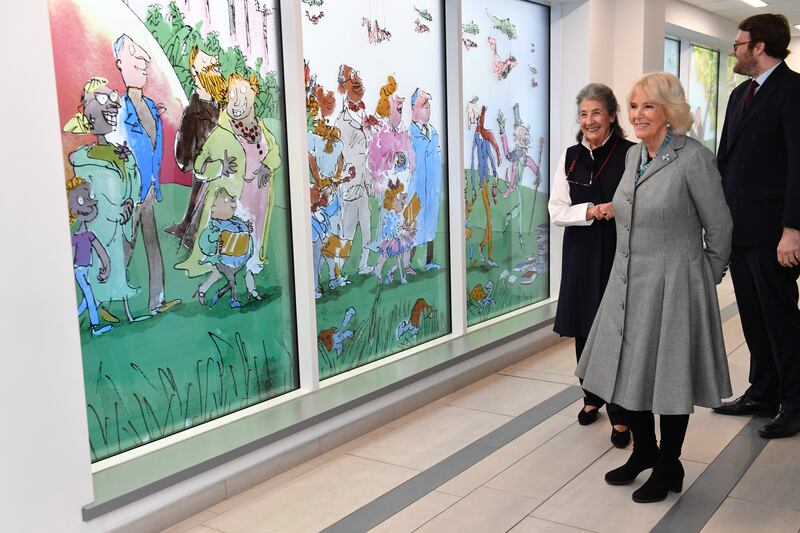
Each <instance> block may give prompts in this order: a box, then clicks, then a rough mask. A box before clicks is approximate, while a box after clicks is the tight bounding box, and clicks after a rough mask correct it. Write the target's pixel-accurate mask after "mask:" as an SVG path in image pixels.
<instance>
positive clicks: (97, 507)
mask: <svg viewBox="0 0 800 533" xmlns="http://www.w3.org/2000/svg"><path fill="white" fill-rule="evenodd" d="M548 307H549V308H551V309H548V310H546V312H547V314H548V316H549V318H547V319H545V320H542V321H541V322H538V323H536V324H534V325H532V326H529V327H527V328H523V329H520V330H518V331H516V332H514V333H512V334H510V335H507V336H505V337H502V338H500V339H495V340H491V341H490V342H487V343H486V344H483V345H480V346H477V347H475V348H473V349H466V345H467V342H468V341H467V337H470V336H474V335H476V334H477V335H485V333H483V332H477V333H476V332H472V333H468V334H467V335H466V336H464V337H459V338H456V339H453V340H452V341H450V342H448V343H446V344H445V345H439V346H435V347H433V348H429V350H442V349H446V350H450V351H453V352H456V353H458V352H459V351H460V352H461V354H460V355H457V356H455V357H453V358H451V359H448V360H447V361H444V362H442V363H439V364H437V365H435V366H432V367H430V368H427V369H425V370H422V371H420V372H418V373H416V374H414V375H412V376H409V377H407V378H404V379H401V380H398V381H395V382H394V383H391V384H389V385H386V386H385V387H381V388H378V389H376V390H373V391H372V392H370V393H368V394H365V395H363V396H360V397H359V398H356V399H354V400H351V401H349V402H345V403H342V404H339V405H337V406H336V407H333V408H331V409H328V410H326V411H325V412H322V413H320V414H317V415H314V416H311V417H309V418H306V419H304V420H301V421H299V422H297V423H295V424H293V425H291V426H289V427H287V428H284V429H282V430H280V431H276V432H274V433H271V434H269V435H267V436H265V437H262V438H260V439H256V440H254V441H252V442H249V443H247V444H245V445H243V446H239V447H238V448H234V449H232V450H230V451H228V452H226V453H223V454H220V455H217V456H215V457H212V458H210V459H208V460H206V461H203V462H201V463H198V464H195V465H193V466H191V467H190V468H186V469H184V470H181V471H179V472H175V473H174V474H170V475H168V476H165V477H163V478H161V479H159V480H158V481H154V482H152V483H148V484H147V485H144V486H142V487H139V488H137V489H134V490H132V491H130V492H127V493H125V494H122V495H120V496H117V497H114V498H111V499H108V500H105V501H102V502H92V503H90V504H87V505H85V506H84V507H83V508H82V509H81V512H82V517H83V521H84V522H88V521H90V520H94V519H95V518H98V517H100V516H103V515H105V514H108V513H110V512H112V511H115V510H117V509H120V508H121V507H124V506H126V505H129V504H131V503H134V502H136V501H139V500H141V499H142V498H145V497H147V496H150V495H152V494H155V493H157V492H159V491H161V490H164V489H166V488H169V487H171V486H173V485H176V484H178V483H181V482H183V481H186V480H187V479H191V478H192V477H194V476H196V475H198V474H202V473H203V472H206V471H208V470H211V469H212V468H216V467H218V466H220V465H223V464H225V463H227V462H229V461H232V460H234V459H238V458H239V457H243V456H245V455H247V454H248V453H251V452H254V451H256V450H259V449H261V448H263V447H265V446H268V445H270V444H272V443H274V442H277V441H279V440H281V439H284V438H287V437H289V436H290V435H294V434H295V433H299V432H300V431H302V430H304V429H307V428H309V427H312V426H314V425H316V424H319V423H321V422H324V421H326V420H329V419H331V418H333V417H335V416H337V415H339V414H341V413H343V412H346V411H348V410H351V409H354V408H356V407H358V406H360V405H363V404H366V403H368V402H370V401H372V400H375V399H377V398H380V397H381V396H385V395H386V394H389V393H391V392H394V391H396V390H399V389H401V388H403V387H405V386H408V385H411V384H412V383H415V382H417V381H420V380H422V379H424V378H426V377H428V376H431V375H434V374H436V373H438V372H441V371H443V370H446V369H447V368H450V367H452V366H455V365H457V364H459V363H462V362H464V361H467V360H469V359H470V358H472V357H474V356H477V355H480V354H482V353H484V352H486V351H489V350H492V349H494V348H497V347H500V346H502V345H504V344H507V343H510V342H512V341H514V340H516V339H519V338H521V337H524V336H526V335H530V334H531V333H534V332H536V331H539V330H541V329H543V328H546V327H548V326H552V324H553V322H554V318H552V317H553V316H554V315H555V304H554V303H551V304H549V305H548ZM424 353H425V352H420V354H424ZM420 354H417V355H420ZM343 384H344V383H343ZM345 386H346V384H345Z"/></svg>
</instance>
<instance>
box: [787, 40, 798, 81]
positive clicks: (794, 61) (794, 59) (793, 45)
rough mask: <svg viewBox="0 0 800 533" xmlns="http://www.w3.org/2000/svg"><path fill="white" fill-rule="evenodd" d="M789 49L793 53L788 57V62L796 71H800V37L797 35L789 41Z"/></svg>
mask: <svg viewBox="0 0 800 533" xmlns="http://www.w3.org/2000/svg"><path fill="white" fill-rule="evenodd" d="M789 50H790V51H791V52H792V53H791V54H789V57H787V58H786V64H787V65H789V68H791V69H792V70H794V71H795V72H800V37H795V38H794V39H792V40H791V42H789Z"/></svg>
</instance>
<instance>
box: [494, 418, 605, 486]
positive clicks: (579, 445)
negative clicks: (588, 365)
mask: <svg viewBox="0 0 800 533" xmlns="http://www.w3.org/2000/svg"><path fill="white" fill-rule="evenodd" d="M609 435H610V431H609V430H608V426H606V425H605V424H592V425H590V426H579V425H578V424H573V425H571V426H569V427H568V428H567V429H565V430H564V431H562V432H561V433H559V434H558V435H556V436H555V437H553V438H552V439H550V440H549V441H547V442H546V443H544V444H543V445H541V446H539V447H538V448H536V449H535V450H533V451H532V452H531V453H529V454H528V455H526V456H525V457H523V458H522V459H520V460H519V461H517V462H516V463H514V464H513V465H511V466H510V467H508V468H507V469H506V470H504V471H503V472H501V473H500V474H498V475H497V476H495V477H494V478H492V479H491V480H490V481H489V482H488V483H486V485H485V486H487V487H490V488H493V489H498V490H503V491H506V492H513V493H514V494H520V495H522V496H527V497H529V498H537V499H541V500H545V499H547V498H549V497H550V496H551V495H552V494H553V493H555V492H556V491H557V490H558V489H560V488H561V487H563V486H564V485H565V484H566V483H567V482H568V481H569V480H570V479H572V478H573V477H575V476H576V475H577V474H579V473H580V472H581V471H582V470H583V469H584V468H586V467H587V466H589V465H590V464H592V462H594V461H595V460H597V458H598V457H600V456H601V455H603V454H604V453H605V452H606V451H607V450H608V449H609V447H611V443H610V442H609V440H608V437H609Z"/></svg>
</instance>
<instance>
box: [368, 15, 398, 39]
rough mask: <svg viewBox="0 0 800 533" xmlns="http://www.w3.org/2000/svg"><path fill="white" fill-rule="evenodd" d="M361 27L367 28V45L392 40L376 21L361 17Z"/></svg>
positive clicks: (389, 34)
mask: <svg viewBox="0 0 800 533" xmlns="http://www.w3.org/2000/svg"><path fill="white" fill-rule="evenodd" d="M361 25H362V26H366V27H367V39H368V40H369V44H380V43H382V42H383V41H388V40H389V39H391V38H392V34H391V33H389V30H387V29H386V28H381V27H380V26H379V25H378V21H377V20H369V19H368V18H367V17H361Z"/></svg>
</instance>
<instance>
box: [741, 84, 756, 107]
mask: <svg viewBox="0 0 800 533" xmlns="http://www.w3.org/2000/svg"><path fill="white" fill-rule="evenodd" d="M757 88H758V82H757V81H756V80H750V86H749V87H747V95H746V96H745V97H744V109H745V111H747V108H748V107H750V102H752V101H753V95H754V94H756V89H757Z"/></svg>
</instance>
